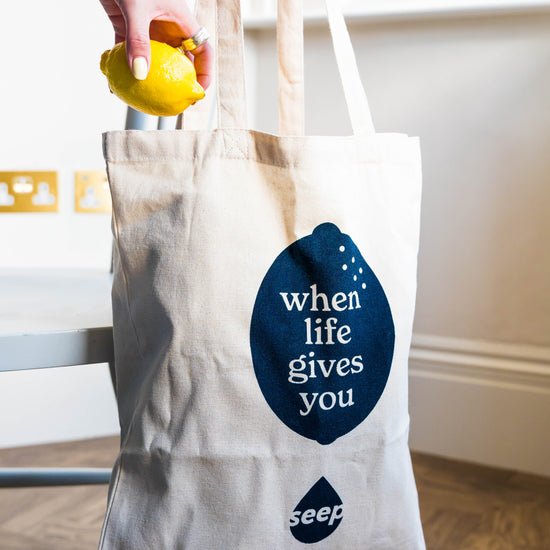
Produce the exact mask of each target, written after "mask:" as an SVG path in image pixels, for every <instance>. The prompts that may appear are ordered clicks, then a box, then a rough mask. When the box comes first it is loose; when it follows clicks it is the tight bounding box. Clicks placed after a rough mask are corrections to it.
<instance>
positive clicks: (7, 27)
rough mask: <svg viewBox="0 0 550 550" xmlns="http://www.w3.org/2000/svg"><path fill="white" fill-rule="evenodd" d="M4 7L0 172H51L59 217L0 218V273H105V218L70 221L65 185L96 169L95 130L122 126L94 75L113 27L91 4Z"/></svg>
mask: <svg viewBox="0 0 550 550" xmlns="http://www.w3.org/2000/svg"><path fill="white" fill-rule="evenodd" d="M4 4H5V5H3V6H2V17H1V18H0V46H1V48H2V52H3V53H2V75H3V76H2V78H1V79H0V97H1V102H0V120H1V126H2V134H1V137H0V140H1V143H2V147H1V148H0V170H33V169H34V170H56V171H58V172H59V185H60V212H59V213H56V214H3V215H1V217H0V228H1V230H2V235H3V238H2V244H1V248H0V268H2V267H76V268H81V267H82V268H103V269H108V268H109V260H110V222H109V215H105V214H103V215H101V214H75V213H74V207H73V204H74V191H73V186H74V183H73V181H74V172H75V171H76V170H96V169H99V170H101V169H103V168H104V162H103V157H102V152H101V132H102V131H105V130H109V129H117V128H123V126H124V116H125V109H124V107H123V105H122V104H121V103H120V102H119V101H118V100H117V99H116V98H115V97H114V96H112V95H111V94H110V93H109V91H108V88H107V83H106V80H105V77H104V76H103V74H101V72H100V70H99V58H100V55H101V53H102V52H103V50H105V49H108V48H110V47H111V45H112V41H113V33H112V29H111V28H110V24H109V22H108V20H107V18H106V16H105V15H104V13H103V10H102V8H101V6H100V4H99V2H98V1H92V2H72V1H70V0H55V1H53V2H40V1H38V0H31V1H29V2H26V3H25V6H24V8H23V6H22V5H21V4H19V3H17V2H7V3H4ZM22 10H24V13H22ZM8 235H9V237H8Z"/></svg>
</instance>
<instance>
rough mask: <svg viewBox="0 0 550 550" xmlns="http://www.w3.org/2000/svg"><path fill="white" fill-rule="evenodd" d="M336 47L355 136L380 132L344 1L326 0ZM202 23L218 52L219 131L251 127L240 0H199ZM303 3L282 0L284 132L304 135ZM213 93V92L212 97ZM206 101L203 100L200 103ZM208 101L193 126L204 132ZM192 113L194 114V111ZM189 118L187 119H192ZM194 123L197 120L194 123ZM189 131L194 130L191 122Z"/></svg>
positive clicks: (279, 14)
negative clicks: (209, 30) (248, 119)
mask: <svg viewBox="0 0 550 550" xmlns="http://www.w3.org/2000/svg"><path fill="white" fill-rule="evenodd" d="M325 5H326V10H327V16H328V21H329V26H330V32H331V37H332V44H333V49H334V53H335V56H336V61H337V65H338V71H339V74H340V80H341V82H342V87H343V90H344V97H345V100H346V104H347V108H348V114H349V117H350V121H351V126H352V129H353V133H354V135H365V134H367V135H368V134H374V133H375V129H374V124H373V122H372V116H371V112H370V107H369V104H368V100H367V96H366V93H365V90H364V88H363V84H362V82H361V77H360V74H359V69H358V67H357V62H356V59H355V53H354V51H353V46H352V44H351V39H350V36H349V33H348V30H347V27H346V23H345V20H344V16H343V14H342V10H341V7H340V3H339V0H325ZM197 6H198V8H197V19H198V20H199V22H201V24H203V25H205V26H206V25H209V27H207V28H209V29H213V31H211V35H212V36H213V46H214V48H215V50H216V52H215V55H216V61H215V67H216V70H215V75H214V80H215V89H216V99H217V112H218V127H220V128H247V127H248V125H247V115H246V113H247V109H246V93H245V80H244V40H243V27H242V18H241V6H240V0H197ZM303 36H304V33H303V13H302V0H278V9H277V52H278V58H279V94H278V95H279V133H280V135H298V136H299V135H304V62H303V52H304V46H303V43H304V42H303ZM207 95H208V94H207ZM201 103H202V102H199V104H198V105H200V104H201ZM207 106H208V102H207V101H205V104H204V105H203V106H202V108H201V109H197V112H196V113H194V114H193V115H192V116H194V115H195V114H196V115H197V116H196V118H195V119H191V120H192V121H193V120H194V123H192V126H193V127H197V126H198V124H199V123H201V124H202V126H201V127H202V128H204V127H205V126H206V125H205V120H206V117H207V116H208V115H207V112H208V109H207ZM189 115H191V111H190V112H189ZM187 117H188V115H186V119H187ZM190 122H191V121H190ZM186 127H189V126H188V125H187V122H186Z"/></svg>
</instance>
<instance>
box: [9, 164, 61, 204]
mask: <svg viewBox="0 0 550 550" xmlns="http://www.w3.org/2000/svg"><path fill="white" fill-rule="evenodd" d="M58 210H59V196H58V184H57V172H36V171H25V170H20V171H16V172H0V213H4V212H57V211H58Z"/></svg>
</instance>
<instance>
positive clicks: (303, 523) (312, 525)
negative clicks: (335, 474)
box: [290, 477, 344, 544]
mask: <svg viewBox="0 0 550 550" xmlns="http://www.w3.org/2000/svg"><path fill="white" fill-rule="evenodd" d="M343 516H344V505H343V503H342V499H341V498H340V497H339V495H338V493H337V492H336V491H335V490H334V488H333V487H332V485H331V484H330V483H329V482H328V481H327V480H326V479H325V478H324V477H321V478H320V479H319V481H317V483H315V485H313V487H312V488H311V489H310V490H309V491H308V492H307V493H306V495H305V496H304V497H303V498H302V500H301V501H300V502H299V503H298V505H297V506H296V508H294V511H293V512H292V515H291V516H290V532H291V533H292V535H293V537H294V538H295V539H297V540H299V541H300V542H304V543H306V544H311V543H314V542H319V541H321V540H323V539H326V538H327V537H328V536H329V535H332V533H334V531H335V530H336V528H337V527H338V526H339V525H340V523H341V522H342V518H343Z"/></svg>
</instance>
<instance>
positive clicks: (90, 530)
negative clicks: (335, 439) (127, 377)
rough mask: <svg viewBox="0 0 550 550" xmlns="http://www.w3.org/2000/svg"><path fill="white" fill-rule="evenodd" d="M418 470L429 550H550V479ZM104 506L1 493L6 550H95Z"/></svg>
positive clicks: (97, 458) (62, 494) (81, 446)
mask: <svg viewBox="0 0 550 550" xmlns="http://www.w3.org/2000/svg"><path fill="white" fill-rule="evenodd" d="M117 444H118V441H117V439H116V438H104V439H96V440H91V441H83V442H78V443H63V444H55V445H47V446H42V447H29V448H22V449H10V450H0V466H19V467H23V466H98V467H110V466H111V465H112V463H113V461H114V458H115V456H116V451H117ZM413 463H414V469H415V474H416V480H417V485H418V491H419V496H420V507H421V513H422V521H423V524H424V533H425V537H426V544H427V547H428V550H549V549H550V479H546V478H540V477H536V476H530V475H525V474H518V473H514V472H511V471H506V470H496V469H492V468H486V467H483V466H476V465H472V464H465V463H461V462H456V461H451V460H446V459H441V458H436V457H431V456H427V455H421V454H417V453H414V454H413ZM106 499H107V487H106V486H88V487H62V488H40V489H0V550H88V549H89V550H93V549H95V548H97V542H98V539H99V533H100V530H101V523H102V520H103V514H104V511H105V504H106ZM151 550H154V549H151ZM228 550H231V549H228ZM349 550H363V549H349ZM395 550H407V549H406V548H403V549H401V548H396V549H395Z"/></svg>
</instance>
